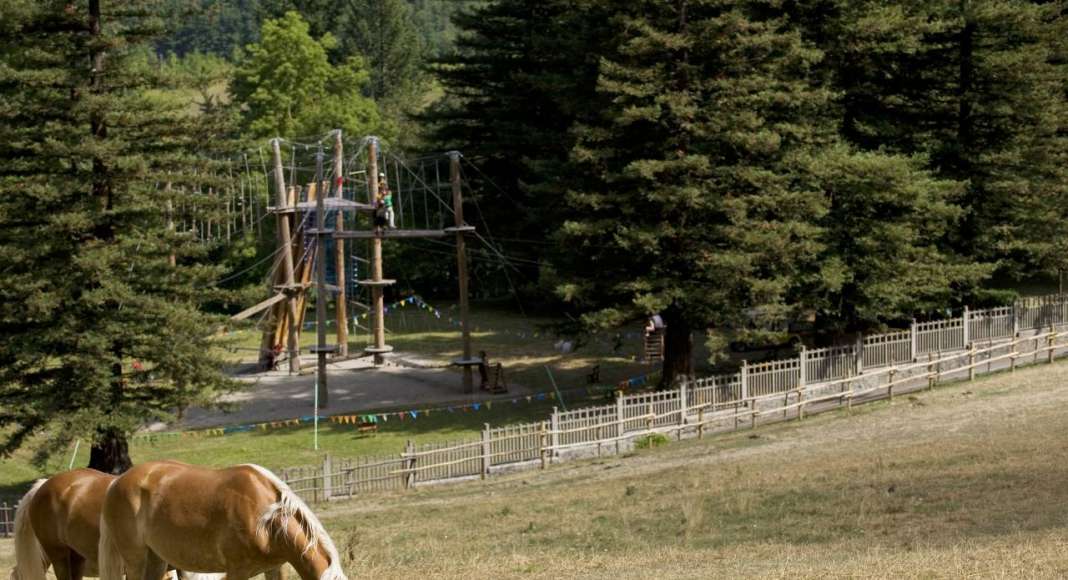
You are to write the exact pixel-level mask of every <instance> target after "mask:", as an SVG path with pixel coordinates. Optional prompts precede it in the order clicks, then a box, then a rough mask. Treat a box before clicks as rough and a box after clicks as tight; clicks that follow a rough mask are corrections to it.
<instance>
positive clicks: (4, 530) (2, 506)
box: [0, 501, 15, 538]
mask: <svg viewBox="0 0 1068 580" xmlns="http://www.w3.org/2000/svg"><path fill="white" fill-rule="evenodd" d="M14 534H15V506H14V505H8V503H7V502H6V501H5V502H0V538H10V537H11V536H13V535H14Z"/></svg>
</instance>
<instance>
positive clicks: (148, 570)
mask: <svg viewBox="0 0 1068 580" xmlns="http://www.w3.org/2000/svg"><path fill="white" fill-rule="evenodd" d="M166 572H167V563H166V562H164V561H163V560H162V559H161V558H160V557H159V556H157V555H156V553H155V552H153V551H152V550H145V562H144V568H143V569H142V571H141V580H161V579H162V578H163V574H165V573H166ZM127 578H128V579H129V580H134V577H132V576H130V575H127Z"/></svg>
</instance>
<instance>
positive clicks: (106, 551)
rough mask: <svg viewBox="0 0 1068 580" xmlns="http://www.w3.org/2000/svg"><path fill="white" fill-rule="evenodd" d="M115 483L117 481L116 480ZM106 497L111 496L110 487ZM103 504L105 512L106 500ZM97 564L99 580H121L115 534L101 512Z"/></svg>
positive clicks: (123, 569)
mask: <svg viewBox="0 0 1068 580" xmlns="http://www.w3.org/2000/svg"><path fill="white" fill-rule="evenodd" d="M115 481H118V480H117V479H116V480H115ZM111 484H112V485H114V484H115V482H114V481H113V482H111ZM106 495H111V486H108V493H107V494H106ZM105 497H106V496H105ZM104 504H105V508H104V511H106V510H107V507H106V505H107V500H106V499H105V501H104ZM97 564H98V568H99V570H100V580H122V575H123V574H124V573H125V566H124V564H123V561H122V554H120V553H119V547H118V545H116V544H115V533H114V532H112V531H111V525H110V524H108V519H107V517H105V514H104V513H103V512H101V514H100V544H99V545H98V546H97Z"/></svg>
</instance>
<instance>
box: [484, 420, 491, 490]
mask: <svg viewBox="0 0 1068 580" xmlns="http://www.w3.org/2000/svg"><path fill="white" fill-rule="evenodd" d="M483 425H484V426H483V427H482V479H486V476H487V475H489V472H490V467H491V466H492V465H493V451H492V449H493V445H492V442H491V439H490V437H491V434H490V424H489V423H483Z"/></svg>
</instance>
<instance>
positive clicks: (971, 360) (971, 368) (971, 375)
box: [968, 342, 975, 381]
mask: <svg viewBox="0 0 1068 580" xmlns="http://www.w3.org/2000/svg"><path fill="white" fill-rule="evenodd" d="M968 380H969V381H974V380H975V343H974V342H973V343H970V344H969V345H968Z"/></svg>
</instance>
